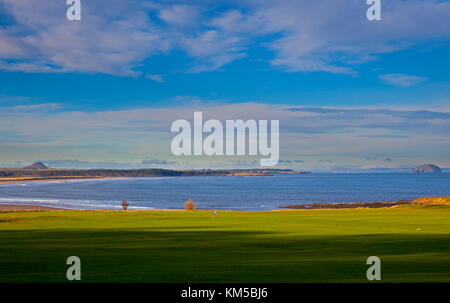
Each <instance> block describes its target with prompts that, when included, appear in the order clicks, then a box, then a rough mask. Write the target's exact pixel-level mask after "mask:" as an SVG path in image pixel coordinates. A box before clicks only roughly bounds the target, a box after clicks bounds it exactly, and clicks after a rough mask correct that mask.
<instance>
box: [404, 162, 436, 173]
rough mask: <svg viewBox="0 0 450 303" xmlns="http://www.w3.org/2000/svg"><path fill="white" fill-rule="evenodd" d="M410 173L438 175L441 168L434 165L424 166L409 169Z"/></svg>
mask: <svg viewBox="0 0 450 303" xmlns="http://www.w3.org/2000/svg"><path fill="white" fill-rule="evenodd" d="M411 172H412V173H416V174H440V173H441V168H440V167H439V166H437V165H434V164H424V165H421V166H419V167H416V168H413V169H411Z"/></svg>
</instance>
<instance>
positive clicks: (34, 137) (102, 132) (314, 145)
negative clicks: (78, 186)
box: [0, 103, 450, 168]
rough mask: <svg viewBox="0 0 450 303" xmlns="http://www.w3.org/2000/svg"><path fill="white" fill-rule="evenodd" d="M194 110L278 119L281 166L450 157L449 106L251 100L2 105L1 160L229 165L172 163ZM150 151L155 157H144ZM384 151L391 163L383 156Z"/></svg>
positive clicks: (222, 116)
mask: <svg viewBox="0 0 450 303" xmlns="http://www.w3.org/2000/svg"><path fill="white" fill-rule="evenodd" d="M194 111H202V112H203V113H204V118H205V119H218V120H220V121H225V120H227V119H243V120H248V119H256V120H274V119H277V120H280V132H281V133H280V151H281V155H282V157H283V158H282V159H283V161H291V162H290V163H288V162H286V163H284V164H286V165H287V164H292V165H298V164H301V163H303V162H301V161H305V163H307V165H308V167H311V168H314V167H316V166H318V167H330V166H331V165H334V166H339V165H341V164H342V165H343V164H345V163H347V164H352V165H357V164H358V165H363V164H364V163H366V164H367V161H366V160H365V159H366V158H367V157H368V156H367V155H370V157H372V158H378V159H381V160H380V162H381V163H378V164H379V165H380V164H384V165H390V166H398V165H404V164H405V163H406V162H407V163H417V164H420V163H421V162H423V161H425V160H426V161H425V162H440V163H447V162H450V159H449V157H448V153H447V151H448V149H449V148H450V145H449V142H450V141H449V134H448V131H447V130H448V129H449V128H450V110H449V109H448V108H447V109H446V108H440V109H439V108H434V109H433V110H430V109H427V108H406V107H396V108H394V107H391V108H386V107H385V108H370V107H365V108H356V109H355V108H345V107H286V106H282V105H270V104H256V103H237V104H220V103H219V104H214V105H205V104H189V105H183V106H182V107H166V108H163V107H158V108H152V107H144V108H136V109H128V110H116V111H111V110H110V111H97V112H81V111H53V110H48V111H44V110H39V111H33V110H30V111H17V110H14V109H13V108H10V109H8V108H3V110H2V111H1V112H0V129H1V130H2V133H0V136H1V140H0V149H1V150H2V157H1V159H0V160H1V161H3V162H5V161H11V162H14V161H29V160H30V159H36V158H40V159H44V160H45V159H78V160H80V161H81V160H83V161H88V162H93V163H100V162H105V161H109V160H111V161H112V160H114V161H117V162H118V163H131V164H132V165H136V166H137V167H145V166H144V165H152V166H153V165H154V166H159V165H161V166H163V165H167V166H168V167H178V166H180V165H183V166H187V164H186V165H185V164H183V163H184V161H187V162H189V163H194V162H195V163H196V165H198V166H200V167H202V166H203V167H204V166H206V165H208V166H209V164H208V163H213V162H214V163H213V164H214V165H216V166H220V165H222V166H223V167H226V165H227V164H226V163H228V165H238V164H237V163H233V162H230V161H236V160H238V159H237V158H233V157H231V158H229V157H223V158H220V157H219V158H214V159H213V160H212V159H211V158H208V157H199V158H198V159H197V158H196V159H192V157H191V158H180V160H176V163H173V161H175V160H174V158H173V155H172V154H171V152H170V142H171V140H172V138H173V137H174V134H172V133H171V132H170V125H171V122H172V121H175V120H177V119H187V120H189V121H192V119H193V113H194ZM393 142H395V144H393ZM148 154H151V155H153V156H152V157H154V158H150V159H149V158H148ZM388 156H389V158H392V159H395V161H392V162H391V161H387V162H384V159H386V158H387V157H388ZM298 159H302V160H298ZM251 160H253V159H251ZM319 160H325V161H326V162H323V161H322V162H319ZM143 161H144V162H143ZM239 161H248V160H247V159H242V160H241V159H239ZM329 161H332V162H329ZM360 162H361V163H360ZM393 162H395V163H394V164H393ZM74 164H75V163H74ZM55 165H56V164H55ZM86 165H90V164H86ZM303 165H304V164H302V167H303Z"/></svg>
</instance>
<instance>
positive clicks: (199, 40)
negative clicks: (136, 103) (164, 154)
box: [0, 0, 450, 86]
mask: <svg viewBox="0 0 450 303" xmlns="http://www.w3.org/2000/svg"><path fill="white" fill-rule="evenodd" d="M0 3H1V4H2V8H4V12H2V13H3V14H4V15H5V16H7V17H8V20H9V21H8V24H7V25H2V26H0V41H1V44H0V69H2V70H7V71H23V72H39V73H60V72H82V73H105V74H114V75H123V76H138V75H140V72H139V67H140V66H141V65H142V64H143V63H144V62H145V61H146V60H147V59H148V58H151V57H152V56H154V55H164V54H170V53H171V51H181V52H184V53H185V54H187V56H188V57H189V58H190V59H191V62H189V63H188V64H184V63H183V66H177V67H175V69H176V70H185V71H187V72H203V71H211V70H218V69H221V68H222V67H223V66H225V65H226V64H228V63H230V62H233V61H236V60H239V59H242V58H244V57H246V56H247V53H248V52H249V50H250V49H252V48H255V47H261V48H264V49H266V50H268V51H269V52H271V53H272V55H273V57H272V58H269V59H268V61H269V62H270V64H271V65H272V66H274V67H276V68H280V69H283V70H285V71H288V72H298V71H308V72H317V71H323V72H328V73H347V74H354V73H355V67H356V66H357V65H358V64H364V62H367V61H370V60H372V59H374V58H376V57H377V56H378V55H379V54H383V53H389V52H393V51H396V50H400V49H404V48H407V47H409V46H411V45H413V44H416V43H420V42H423V41H427V40H430V39H436V38H440V37H447V36H448V34H449V33H450V19H449V18H448V16H449V14H450V2H448V1H445V2H443V1H437V0H430V1H420V0H409V1H388V2H386V3H383V20H382V21H380V22H369V21H367V20H366V19H365V18H364V15H365V10H366V9H367V5H366V4H365V2H364V1H354V0H342V1H335V2H332V3H331V2H330V1H328V0H317V1H309V0H299V1H289V0H282V1H250V0H249V1H242V2H239V3H237V4H236V3H235V5H232V6H227V5H220V3H218V4H217V5H212V6H211V5H210V4H209V2H205V1H192V2H189V4H174V3H163V2H151V1H142V2H141V1H135V0H111V1H108V5H107V8H105V5H104V3H103V2H98V1H85V2H83V7H84V10H83V19H82V21H80V22H68V21H67V20H64V16H65V10H66V9H67V5H66V4H65V2H64V1H53V0H40V1H39V3H35V2H34V1H24V0H0ZM325 8H326V9H325ZM264 59H265V60H267V59H266V58H264ZM186 66H187V67H186ZM387 79H388V80H387V81H390V83H392V84H395V85H404V86H408V85H413V84H414V83H417V81H418V80H419V79H417V78H405V77H403V79H400V78H399V77H397V78H395V79H393V78H392V76H391V77H389V76H388V77H387ZM411 83H412V84H411Z"/></svg>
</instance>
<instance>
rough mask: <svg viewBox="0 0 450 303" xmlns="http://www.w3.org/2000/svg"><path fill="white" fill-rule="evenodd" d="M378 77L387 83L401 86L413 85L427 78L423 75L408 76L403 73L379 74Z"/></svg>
mask: <svg viewBox="0 0 450 303" xmlns="http://www.w3.org/2000/svg"><path fill="white" fill-rule="evenodd" d="M380 79H381V80H382V81H383V82H385V83H387V84H390V85H394V86H403V87H408V86H413V85H416V84H418V83H420V82H423V81H426V80H427V79H426V78H423V77H417V76H409V75H403V74H386V75H381V76H380Z"/></svg>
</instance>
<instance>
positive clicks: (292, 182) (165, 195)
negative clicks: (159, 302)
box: [0, 174, 450, 210]
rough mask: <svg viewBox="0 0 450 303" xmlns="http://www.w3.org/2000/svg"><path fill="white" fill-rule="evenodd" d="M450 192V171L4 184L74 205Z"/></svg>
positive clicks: (18, 197) (173, 205)
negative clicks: (437, 173)
mask: <svg viewBox="0 0 450 303" xmlns="http://www.w3.org/2000/svg"><path fill="white" fill-rule="evenodd" d="M434 195H439V196H450V174H441V175H416V174H312V175H279V176H262V177H176V178H143V179H127V180H83V181H54V182H34V183H16V184H0V203H2V204H36V205H44V206H56V207H64V208H73V209H120V208H121V206H120V203H121V200H122V199H125V200H127V201H128V203H129V204H130V209H183V204H184V201H186V200H187V199H193V200H194V201H195V202H196V203H197V207H198V209H217V210H271V209H276V208H277V207H279V206H282V205H289V204H302V203H312V202H374V201H396V200H401V199H416V198H417V197H420V196H434Z"/></svg>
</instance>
